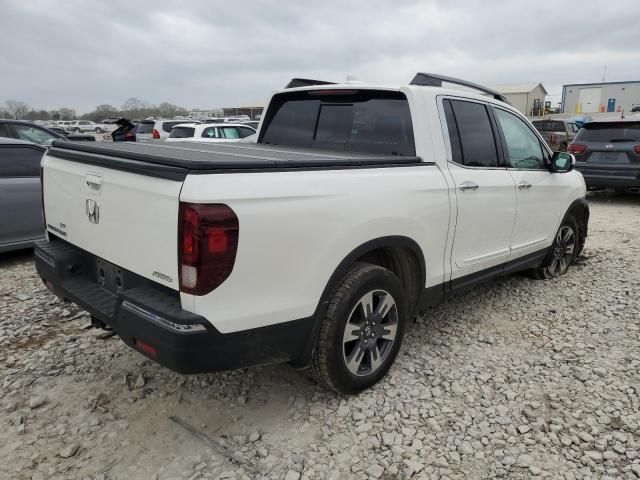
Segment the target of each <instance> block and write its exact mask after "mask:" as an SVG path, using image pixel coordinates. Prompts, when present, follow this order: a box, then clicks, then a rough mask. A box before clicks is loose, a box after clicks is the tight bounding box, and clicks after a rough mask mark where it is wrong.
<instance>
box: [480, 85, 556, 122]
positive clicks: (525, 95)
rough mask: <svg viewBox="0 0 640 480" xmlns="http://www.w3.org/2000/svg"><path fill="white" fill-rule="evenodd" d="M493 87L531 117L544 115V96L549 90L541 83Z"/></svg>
mask: <svg viewBox="0 0 640 480" xmlns="http://www.w3.org/2000/svg"><path fill="white" fill-rule="evenodd" d="M491 88H492V89H494V90H496V91H497V92H500V93H501V94H503V95H504V96H505V97H507V100H509V103H510V104H511V105H513V106H514V107H515V108H517V109H518V110H520V111H521V112H522V113H524V114H525V115H527V116H529V117H537V116H541V115H544V97H545V95H547V90H546V89H545V88H544V87H543V86H542V84H541V83H520V84H513V85H494V86H492V87H491Z"/></svg>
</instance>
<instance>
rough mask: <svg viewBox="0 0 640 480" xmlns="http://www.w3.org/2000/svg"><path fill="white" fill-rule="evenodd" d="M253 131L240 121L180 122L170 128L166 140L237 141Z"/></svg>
mask: <svg viewBox="0 0 640 480" xmlns="http://www.w3.org/2000/svg"><path fill="white" fill-rule="evenodd" d="M255 133H256V130H255V129H254V128H253V127H250V126H248V125H245V124H242V123H224V124H211V123H181V124H179V125H175V126H174V127H173V128H172V129H171V133H170V134H169V137H168V138H167V142H234V141H235V142H238V141H240V140H242V139H243V138H247V137H249V136H251V135H255Z"/></svg>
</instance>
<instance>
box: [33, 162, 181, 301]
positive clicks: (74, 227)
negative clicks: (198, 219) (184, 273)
mask: <svg viewBox="0 0 640 480" xmlns="http://www.w3.org/2000/svg"><path fill="white" fill-rule="evenodd" d="M42 167H43V174H44V177H43V178H44V184H43V188H44V205H45V218H46V223H47V231H48V232H49V233H51V234H53V235H56V236H58V237H61V238H63V239H65V240H67V241H68V242H70V243H71V244H73V245H75V246H77V247H80V248H82V249H84V250H86V251H88V252H90V253H92V254H94V255H96V256H98V257H100V258H101V259H104V260H107V261H108V262H110V263H113V264H115V265H116V266H121V267H123V268H126V269H127V270H130V271H132V272H134V273H137V274H138V275H140V276H142V277H145V278H148V279H150V280H154V281H156V282H158V283H161V284H163V285H166V286H168V287H170V288H173V289H175V290H177V289H178V288H179V286H178V250H177V249H178V247H177V241H178V240H177V236H178V232H177V229H178V207H179V197H180V189H181V188H182V181H181V180H170V179H166V178H159V177H157V176H147V175H144V174H138V173H133V172H130V171H123V170H118V169H114V168H109V167H107V166H105V165H96V164H87V163H82V162H78V161H70V160H65V159H62V158H58V157H56V154H55V150H54V151H50V152H49V153H48V154H47V155H45V157H44V159H43V162H42Z"/></svg>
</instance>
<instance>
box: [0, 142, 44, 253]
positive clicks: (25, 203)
mask: <svg viewBox="0 0 640 480" xmlns="http://www.w3.org/2000/svg"><path fill="white" fill-rule="evenodd" d="M45 151H46V147H44V146H42V145H37V144H35V143H32V142H25V141H23V140H16V139H14V138H0V226H1V227H0V252H7V251H10V250H18V249H21V248H27V247H31V246H33V244H34V242H35V241H37V240H41V239H43V238H44V222H43V220H42V194H41V190H40V161H41V160H42V155H43V154H44V152H45Z"/></svg>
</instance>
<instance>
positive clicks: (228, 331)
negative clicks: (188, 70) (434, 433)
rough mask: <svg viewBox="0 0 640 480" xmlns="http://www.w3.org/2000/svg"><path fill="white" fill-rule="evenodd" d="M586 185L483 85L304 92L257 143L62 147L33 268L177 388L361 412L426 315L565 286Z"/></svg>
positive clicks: (274, 117)
mask: <svg viewBox="0 0 640 480" xmlns="http://www.w3.org/2000/svg"><path fill="white" fill-rule="evenodd" d="M443 81H445V82H447V83H458V84H461V85H465V86H467V87H471V88H475V89H476V90H479V91H481V92H483V93H484V94H482V95H481V94H475V93H471V91H470V90H469V89H466V90H464V91H462V90H455V89H445V88H442V83H443ZM573 165H574V159H573V157H572V156H571V155H570V154H567V153H559V152H556V153H553V152H551V151H550V149H549V148H548V146H547V145H546V144H545V142H544V141H543V139H542V137H541V136H540V135H539V134H538V132H537V131H536V129H535V128H533V127H532V126H531V124H530V123H529V122H528V121H527V119H526V118H525V117H523V116H522V115H521V114H520V113H519V112H518V111H517V110H515V109H514V108H512V107H511V106H509V105H508V103H507V102H506V101H505V100H504V98H503V97H502V96H501V95H500V94H498V93H497V92H493V91H491V90H488V89H486V88H484V87H481V86H479V85H475V84H471V83H469V82H464V81H462V80H457V79H452V78H448V77H442V76H438V75H430V74H417V75H416V77H415V78H414V79H413V81H412V82H411V83H410V84H409V85H404V86H400V87H388V86H376V85H364V84H361V83H358V84H353V83H352V84H349V83H347V84H329V83H328V82H320V81H313V80H301V79H294V80H293V81H292V82H291V83H290V84H289V85H288V86H287V88H286V89H285V90H283V91H281V92H278V93H276V94H274V95H273V97H272V98H271V101H270V103H269V106H268V108H267V110H266V112H265V115H263V117H262V120H261V125H260V128H259V134H258V138H257V143H234V144H222V143H217V144H205V143H202V144H198V143H193V142H190V143H189V144H186V143H185V144H184V145H179V144H176V143H173V144H168V143H160V144H135V143H125V142H122V143H105V144H103V145H98V144H95V145H93V144H92V145H89V144H86V143H71V142H55V143H54V144H53V147H52V148H51V149H50V150H49V151H48V152H47V154H46V155H45V157H44V159H43V162H42V169H43V182H42V183H43V198H44V214H45V220H46V226H47V233H48V240H47V241H43V242H41V243H39V244H38V245H37V248H36V254H35V255H36V264H37V269H38V272H39V274H40V276H41V277H42V279H43V280H44V282H45V283H46V285H47V286H48V287H49V288H50V289H51V290H53V292H55V293H56V294H57V295H58V296H60V297H62V298H64V299H67V300H71V301H73V302H75V303H77V304H78V305H80V306H81V307H83V308H84V309H86V310H87V311H88V312H90V314H91V315H92V317H93V319H94V322H95V323H97V324H100V325H104V326H107V327H110V328H112V329H113V330H114V331H115V332H116V333H117V334H118V335H119V336H120V338H122V340H123V341H124V342H125V343H126V344H127V345H129V346H130V347H132V348H134V349H136V350H138V351H139V352H141V353H142V354H144V355H146V356H147V357H149V358H151V359H153V360H155V361H157V362H158V363H160V364H161V365H164V366H166V367H168V368H171V369H173V370H175V371H177V372H183V373H197V372H208V371H216V370H223V369H233V368H239V367H247V366H251V365H259V364H268V363H274V362H291V364H292V365H294V366H295V367H296V368H301V369H306V370H307V371H308V372H310V373H311V375H312V376H313V377H314V378H315V379H316V380H317V381H318V382H319V383H320V384H322V385H324V386H326V387H327V388H330V389H333V390H335V391H338V392H343V393H355V392H358V391H360V390H363V389H365V388H367V387H370V386H371V385H373V384H375V383H376V382H377V381H379V380H380V379H381V378H382V377H383V376H384V375H385V373H386V372H387V371H388V370H389V368H390V366H391V365H392V363H393V361H394V359H395V358H396V355H397V353H398V350H399V348H400V344H401V343H402V338H403V335H404V333H405V328H406V325H407V322H408V319H409V318H410V317H411V316H412V314H414V312H417V311H418V310H419V309H421V308H423V307H425V306H428V305H433V304H435V303H438V302H440V301H442V300H443V299H445V298H446V297H448V296H449V295H451V294H452V293H455V292H458V291H461V290H464V289H468V288H470V287H473V286H475V285H477V284H479V283H481V282H485V281H487V280H489V279H491V278H494V277H496V276H499V275H503V274H507V273H511V272H516V271H525V270H526V271H529V272H530V273H531V274H532V275H533V276H534V277H536V278H549V277H554V276H557V275H562V274H564V273H565V272H566V271H567V269H568V268H569V266H570V265H571V263H572V262H573V261H574V260H575V258H576V257H577V256H578V255H579V254H580V252H581V250H582V248H583V246H584V242H585V238H586V236H587V223H588V218H589V210H588V206H587V204H586V202H585V199H584V196H585V184H584V181H583V178H582V176H581V175H580V173H578V172H577V171H575V170H574V169H573Z"/></svg>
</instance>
